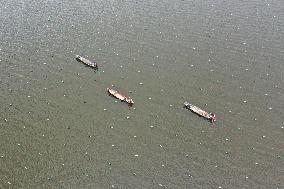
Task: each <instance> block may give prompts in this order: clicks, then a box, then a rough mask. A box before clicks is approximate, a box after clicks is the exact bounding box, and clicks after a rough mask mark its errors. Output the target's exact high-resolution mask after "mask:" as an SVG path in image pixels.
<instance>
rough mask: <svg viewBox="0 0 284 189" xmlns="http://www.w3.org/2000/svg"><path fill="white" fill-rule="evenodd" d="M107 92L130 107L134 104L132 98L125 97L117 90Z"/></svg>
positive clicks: (110, 89) (108, 89)
mask: <svg viewBox="0 0 284 189" xmlns="http://www.w3.org/2000/svg"><path fill="white" fill-rule="evenodd" d="M107 91H108V93H109V94H110V95H112V96H114V97H115V98H117V99H119V100H121V101H124V102H126V103H127V104H128V105H129V106H132V105H133V104H134V101H133V100H132V98H131V97H128V96H125V95H123V94H121V93H120V92H118V91H117V90H115V89H112V88H107Z"/></svg>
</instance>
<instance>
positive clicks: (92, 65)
mask: <svg viewBox="0 0 284 189" xmlns="http://www.w3.org/2000/svg"><path fill="white" fill-rule="evenodd" d="M76 60H77V61H79V62H82V63H83V64H85V65H87V66H90V67H91V68H94V69H95V70H98V69H99V66H98V64H97V63H96V62H95V61H93V62H92V61H90V60H88V59H86V58H84V57H82V56H79V55H76Z"/></svg>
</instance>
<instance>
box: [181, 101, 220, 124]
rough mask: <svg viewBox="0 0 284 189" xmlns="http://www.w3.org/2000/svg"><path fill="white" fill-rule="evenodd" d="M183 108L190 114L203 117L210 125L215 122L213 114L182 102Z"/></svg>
mask: <svg viewBox="0 0 284 189" xmlns="http://www.w3.org/2000/svg"><path fill="white" fill-rule="evenodd" d="M184 106H185V107H186V108H187V109H189V110H191V111H192V112H194V113H196V114H197V115H199V116H201V117H204V118H206V119H208V120H209V121H210V122H211V123H214V122H215V121H216V115H215V114H213V113H208V112H206V111H204V110H202V109H201V108H199V107H197V106H194V105H192V104H190V103H188V102H184Z"/></svg>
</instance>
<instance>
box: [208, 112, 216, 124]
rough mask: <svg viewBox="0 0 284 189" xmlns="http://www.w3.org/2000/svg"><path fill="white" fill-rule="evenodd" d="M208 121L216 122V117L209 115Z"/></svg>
mask: <svg viewBox="0 0 284 189" xmlns="http://www.w3.org/2000/svg"><path fill="white" fill-rule="evenodd" d="M209 119H210V121H211V122H212V123H214V122H216V115H215V114H213V113H209Z"/></svg>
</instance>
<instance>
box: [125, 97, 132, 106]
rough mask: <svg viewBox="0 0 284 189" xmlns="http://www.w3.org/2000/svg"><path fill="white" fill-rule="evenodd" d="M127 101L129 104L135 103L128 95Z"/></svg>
mask: <svg viewBox="0 0 284 189" xmlns="http://www.w3.org/2000/svg"><path fill="white" fill-rule="evenodd" d="M125 101H126V102H127V103H128V105H129V106H130V107H131V106H133V104H134V101H133V100H132V98H130V97H128V98H126V99H125Z"/></svg>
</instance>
